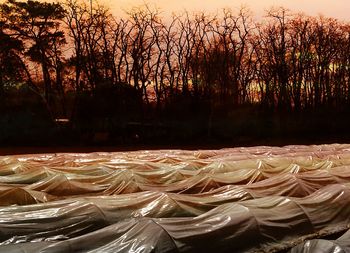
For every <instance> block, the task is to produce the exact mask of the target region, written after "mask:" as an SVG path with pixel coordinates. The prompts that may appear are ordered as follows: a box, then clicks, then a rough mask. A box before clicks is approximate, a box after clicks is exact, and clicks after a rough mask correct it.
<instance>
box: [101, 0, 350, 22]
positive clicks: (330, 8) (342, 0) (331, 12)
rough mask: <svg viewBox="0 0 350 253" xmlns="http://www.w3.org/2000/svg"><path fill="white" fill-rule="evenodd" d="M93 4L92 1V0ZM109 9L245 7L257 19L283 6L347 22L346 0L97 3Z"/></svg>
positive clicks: (119, 0) (135, 0)
mask: <svg viewBox="0 0 350 253" xmlns="http://www.w3.org/2000/svg"><path fill="white" fill-rule="evenodd" d="M94 1H96V0H94ZM99 1H104V3H106V5H107V6H109V7H111V8H112V10H113V12H114V13H115V14H119V13H121V12H122V9H129V8H131V6H135V5H141V4H142V3H145V2H146V3H149V4H154V3H155V4H156V5H157V6H159V7H160V8H161V9H162V10H163V12H164V13H171V12H172V11H181V10H183V9H187V10H190V11H191V10H206V11H210V12H215V11H216V10H217V9H221V8H224V7H231V8H239V7H240V6H241V5H242V4H243V5H247V6H248V7H249V8H250V9H251V10H252V11H253V12H254V13H255V14H256V15H257V16H261V15H262V14H263V13H264V10H265V9H268V8H269V7H271V6H283V7H286V8H288V9H291V10H293V11H296V12H305V13H306V14H309V15H318V14H320V13H322V14H324V15H326V16H328V17H335V18H338V19H341V20H346V21H349V20H350V0H173V1H169V0H99Z"/></svg>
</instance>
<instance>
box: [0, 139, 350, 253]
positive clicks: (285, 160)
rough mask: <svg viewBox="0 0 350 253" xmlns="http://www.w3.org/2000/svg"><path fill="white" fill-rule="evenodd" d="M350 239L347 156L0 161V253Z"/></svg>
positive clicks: (321, 244) (294, 246) (310, 149)
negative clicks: (330, 237)
mask: <svg viewBox="0 0 350 253" xmlns="http://www.w3.org/2000/svg"><path fill="white" fill-rule="evenodd" d="M349 227H350V145H340V144H333V145H321V146H286V147H251V148H232V149H221V150H205V151H204V150H203V151H184V150H156V151H138V152H116V153H102V152H101V153H91V154H40V155H19V156H3V157H0V252H22V253H29V252H33V253H34V252H47V253H48V252H50V253H51V252H278V251H280V250H291V252H293V253H299V252H300V253H301V252H329V253H337V252H349V248H348V247H349V246H350V239H349V238H348V237H350V236H347V234H345V235H344V236H343V237H341V238H339V239H337V240H327V239H325V238H326V237H327V236H329V235H332V234H336V233H341V232H345V231H346V230H347V229H348V228H349ZM321 250H323V251H321Z"/></svg>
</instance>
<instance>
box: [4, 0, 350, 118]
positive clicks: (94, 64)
mask: <svg viewBox="0 0 350 253" xmlns="http://www.w3.org/2000/svg"><path fill="white" fill-rule="evenodd" d="M349 80H350V23H349V22H345V21H339V20H337V19H334V18H328V17H324V16H318V17H311V16H307V15H305V14H298V13H292V12H290V11H289V10H287V9H284V8H271V9H270V10H269V11H267V12H266V15H265V16H264V18H262V19H261V20H258V21H257V20H255V19H254V17H253V15H252V14H251V12H250V11H249V9H247V8H245V7H242V8H240V9H239V10H232V9H223V10H222V11H221V12H219V13H217V14H208V13H190V12H182V13H177V14H173V15H172V16H171V17H166V18H164V17H163V16H162V14H161V11H160V10H159V9H157V8H153V7H150V6H147V5H146V6H142V7H139V8H133V9H131V10H130V11H128V13H127V16H126V17H115V16H113V15H112V14H111V13H110V11H109V9H108V8H106V7H104V6H101V5H98V4H96V5H94V6H93V8H92V9H90V6H89V5H87V4H85V3H84V2H80V1H76V0H66V1H65V2H62V3H45V2H38V1H31V0H29V1H24V2H22V1H16V0H7V1H6V2H5V3H3V4H1V5H0V98H1V99H2V101H5V100H6V99H7V100H9V98H11V101H12V103H14V102H13V100H15V101H18V100H21V99H23V97H25V96H28V94H31V95H30V96H32V98H31V99H36V100H38V101H40V103H39V102H38V103H39V104H40V106H42V110H45V111H46V112H47V114H48V117H50V118H51V119H55V118H62V117H64V118H69V119H71V120H79V119H82V118H84V115H85V117H89V116H87V115H88V114H93V113H96V114H98V115H102V116H101V117H104V116H106V117H107V116H108V115H116V116H118V115H120V114H121V113H125V112H127V113H129V114H131V116H130V117H129V118H128V120H132V119H133V116H132V114H133V113H134V114H135V115H136V114H137V113H140V112H141V111H142V113H145V108H151V109H147V110H148V111H147V112H148V113H150V110H151V112H152V113H153V114H156V115H157V113H158V114H159V113H161V112H164V111H167V108H181V111H177V114H179V113H184V114H185V113H186V110H187V109H186V107H195V106H196V105H199V107H200V106H203V105H205V106H204V107H205V108H206V109H205V113H206V114H208V115H209V120H210V115H211V114H212V113H213V110H214V111H215V110H216V109H217V108H219V109H220V108H221V109H220V110H222V108H225V110H228V111H231V110H236V109H237V108H241V107H244V106H249V105H252V106H257V107H259V108H263V109H264V110H266V111H278V112H300V111H305V110H315V109H316V110H317V109H319V108H335V109H339V110H342V109H346V108H348V107H349V106H350V81H349ZM16 94H17V95H16ZM18 94H22V95H21V96H18ZM24 94H25V95H24ZM140 108H142V109H140ZM82 115H83V116H82ZM79 117H80V118H79ZM169 117H170V116H169ZM174 117H175V116H174Z"/></svg>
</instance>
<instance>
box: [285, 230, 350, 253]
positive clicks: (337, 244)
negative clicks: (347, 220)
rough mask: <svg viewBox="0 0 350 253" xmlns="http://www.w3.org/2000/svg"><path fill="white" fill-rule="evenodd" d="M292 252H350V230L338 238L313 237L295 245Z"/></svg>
mask: <svg viewBox="0 0 350 253" xmlns="http://www.w3.org/2000/svg"><path fill="white" fill-rule="evenodd" d="M289 252H290V253H313V252H320V253H348V252H350V230H348V231H347V232H346V233H345V234H344V235H342V236H341V237H339V238H338V239H337V240H324V239H313V240H306V241H305V242H303V243H300V244H299V245H297V246H295V247H293V248H292V249H291V250H290V251H289Z"/></svg>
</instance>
